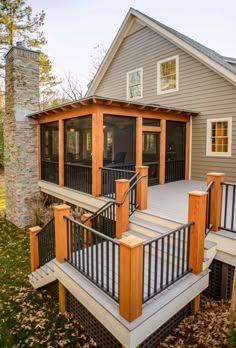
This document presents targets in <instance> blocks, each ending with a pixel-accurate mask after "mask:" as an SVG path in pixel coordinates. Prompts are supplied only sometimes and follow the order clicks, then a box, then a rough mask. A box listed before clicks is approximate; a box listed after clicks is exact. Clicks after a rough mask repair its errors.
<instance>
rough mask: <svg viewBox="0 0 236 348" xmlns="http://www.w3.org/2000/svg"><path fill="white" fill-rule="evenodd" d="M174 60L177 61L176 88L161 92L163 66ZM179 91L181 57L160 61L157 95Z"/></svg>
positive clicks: (158, 63) (158, 65) (158, 64)
mask: <svg viewBox="0 0 236 348" xmlns="http://www.w3.org/2000/svg"><path fill="white" fill-rule="evenodd" d="M172 59H175V61H176V88H172V89H168V90H167V91H161V84H160V76H161V64H162V63H166V62H168V61H169V60H172ZM178 90H179V55H176V56H173V57H168V58H165V59H162V60H159V61H158V62H157V95H160V94H167V93H173V92H178Z"/></svg>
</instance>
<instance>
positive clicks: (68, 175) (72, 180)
mask: <svg viewBox="0 0 236 348" xmlns="http://www.w3.org/2000/svg"><path fill="white" fill-rule="evenodd" d="M64 172H65V173H64V176H65V182H64V185H65V186H66V187H69V188H72V189H74V190H77V191H80V192H85V193H89V194H91V193H92V167H91V166H87V165H84V164H77V163H76V164H75V163H65V171H64Z"/></svg>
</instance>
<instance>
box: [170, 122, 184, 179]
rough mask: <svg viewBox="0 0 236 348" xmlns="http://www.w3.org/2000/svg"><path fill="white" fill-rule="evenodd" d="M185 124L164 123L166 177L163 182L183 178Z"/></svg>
mask: <svg viewBox="0 0 236 348" xmlns="http://www.w3.org/2000/svg"><path fill="white" fill-rule="evenodd" d="M185 148H186V124H185V123H184V122H175V121H167V122H166V175H165V181H166V182H172V181H177V180H183V179H184V178H185Z"/></svg>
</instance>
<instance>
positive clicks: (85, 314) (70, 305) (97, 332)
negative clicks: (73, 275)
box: [66, 291, 122, 348]
mask: <svg viewBox="0 0 236 348" xmlns="http://www.w3.org/2000/svg"><path fill="white" fill-rule="evenodd" d="M66 310H67V311H68V312H70V313H71V314H73V316H74V317H75V318H76V319H77V320H79V322H80V324H81V325H83V327H84V328H85V329H86V331H87V332H88V334H89V335H90V336H91V337H92V338H93V339H94V340H95V342H96V343H97V346H98V347H100V348H113V347H114V348H116V347H119V348H120V347H122V346H121V344H120V343H119V342H118V341H117V339H116V338H115V337H114V336H113V335H112V334H111V333H110V332H109V331H108V330H107V329H106V328H105V327H104V326H103V325H102V323H100V321H98V320H97V319H96V318H95V317H94V316H93V315H92V314H91V313H90V312H89V311H88V310H87V309H86V308H85V307H84V306H83V305H82V303H81V302H79V301H78V300H77V299H76V298H75V297H74V296H73V295H72V294H71V293H70V292H69V291H66Z"/></svg>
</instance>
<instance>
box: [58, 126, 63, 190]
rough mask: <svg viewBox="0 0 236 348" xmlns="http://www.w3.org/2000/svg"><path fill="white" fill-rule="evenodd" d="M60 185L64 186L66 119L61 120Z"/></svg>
mask: <svg viewBox="0 0 236 348" xmlns="http://www.w3.org/2000/svg"><path fill="white" fill-rule="evenodd" d="M58 143H59V165H58V168H59V185H60V186H64V121H63V120H59V141H58Z"/></svg>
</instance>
